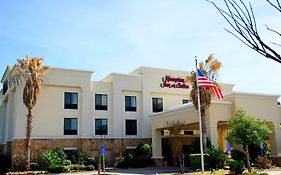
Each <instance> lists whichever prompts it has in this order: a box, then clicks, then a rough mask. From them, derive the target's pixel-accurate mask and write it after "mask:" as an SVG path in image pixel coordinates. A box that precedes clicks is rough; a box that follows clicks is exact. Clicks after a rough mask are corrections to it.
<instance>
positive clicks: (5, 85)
mask: <svg viewBox="0 0 281 175" xmlns="http://www.w3.org/2000/svg"><path fill="white" fill-rule="evenodd" d="M7 90H8V85H7V83H6V82H4V84H3V90H2V95H4V94H5V93H6V92H7Z"/></svg>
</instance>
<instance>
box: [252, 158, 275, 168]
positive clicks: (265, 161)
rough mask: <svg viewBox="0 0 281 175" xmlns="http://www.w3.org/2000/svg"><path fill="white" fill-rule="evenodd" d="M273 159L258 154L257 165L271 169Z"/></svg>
mask: <svg viewBox="0 0 281 175" xmlns="http://www.w3.org/2000/svg"><path fill="white" fill-rule="evenodd" d="M271 164H272V160H270V159H269V158H267V157H262V156H258V157H257V158H256V165H257V167H258V168H261V169H269V168H270V167H271Z"/></svg>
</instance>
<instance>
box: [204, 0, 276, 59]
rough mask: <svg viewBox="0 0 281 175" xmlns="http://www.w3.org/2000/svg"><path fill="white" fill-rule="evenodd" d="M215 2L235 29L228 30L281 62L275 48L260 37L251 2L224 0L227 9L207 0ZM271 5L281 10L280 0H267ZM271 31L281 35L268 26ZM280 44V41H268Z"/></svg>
mask: <svg viewBox="0 0 281 175" xmlns="http://www.w3.org/2000/svg"><path fill="white" fill-rule="evenodd" d="M206 1H207V2H209V3H211V4H213V5H214V6H215V8H216V9H217V10H218V12H219V13H220V14H221V15H222V17H223V18H224V19H225V20H226V21H227V22H228V24H229V25H230V26H231V28H232V29H233V30H234V31H230V30H228V29H225V30H226V31H227V32H229V33H230V34H232V35H233V36H234V37H236V38H237V39H238V40H240V41H241V42H242V43H243V44H245V45H246V46H248V47H250V48H251V49H253V50H255V51H256V52H258V53H259V54H261V55H263V56H265V57H266V58H269V59H272V60H274V61H276V62H278V63H281V56H280V55H279V53H277V52H276V51H275V50H274V49H273V48H271V47H270V46H269V45H268V44H267V43H266V42H265V41H264V40H263V39H262V37H260V35H259V33H258V29H257V24H256V18H255V15H254V12H253V8H252V5H251V3H249V5H248V6H247V5H246V4H245V3H244V2H243V0H224V4H225V7H226V10H223V9H222V8H220V7H218V6H217V5H216V4H215V3H214V2H213V1H210V0H206ZM266 1H267V2H268V3H269V4H270V5H271V6H273V7H274V8H275V9H277V10H278V11H279V12H281V6H280V3H279V0H276V3H272V2H271V1H270V0H266ZM267 29H268V30H269V31H271V32H274V33H276V34H278V35H279V36H281V34H280V33H279V32H278V31H276V30H273V29H270V28H268V27H267ZM268 43H270V44H274V45H277V46H280V44H278V43H273V42H268Z"/></svg>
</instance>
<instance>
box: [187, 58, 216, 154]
mask: <svg viewBox="0 0 281 175" xmlns="http://www.w3.org/2000/svg"><path fill="white" fill-rule="evenodd" d="M220 68H221V63H220V62H219V61H218V60H217V59H215V58H214V57H213V54H211V55H209V57H208V58H207V60H206V61H205V62H204V63H203V62H200V63H199V69H200V71H201V72H202V73H203V74H204V75H205V76H206V77H207V78H208V79H209V80H210V81H212V82H213V84H215V85H216V86H218V83H217V82H216V79H217V77H218V71H219V69H220ZM187 81H188V82H190V83H191V85H192V90H191V91H190V98H191V100H192V102H193V105H194V107H195V108H196V109H197V110H198V100H197V99H198V98H197V86H196V73H195V72H191V75H190V76H187ZM199 93H200V105H201V106H200V111H201V126H202V142H203V148H204V151H205V150H206V149H207V129H206V110H207V109H208V108H209V106H210V105H211V99H212V96H213V95H214V94H213V92H212V90H211V89H210V88H199Z"/></svg>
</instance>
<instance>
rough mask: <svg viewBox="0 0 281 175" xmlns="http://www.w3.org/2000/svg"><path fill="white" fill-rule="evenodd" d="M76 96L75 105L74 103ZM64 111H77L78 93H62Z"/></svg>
mask: <svg viewBox="0 0 281 175" xmlns="http://www.w3.org/2000/svg"><path fill="white" fill-rule="evenodd" d="M75 96H76V98H77V99H76V103H75V102H73V101H75V99H74V98H75ZM64 109H78V93H77V92H64Z"/></svg>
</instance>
